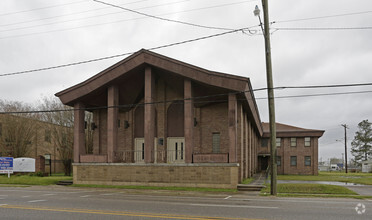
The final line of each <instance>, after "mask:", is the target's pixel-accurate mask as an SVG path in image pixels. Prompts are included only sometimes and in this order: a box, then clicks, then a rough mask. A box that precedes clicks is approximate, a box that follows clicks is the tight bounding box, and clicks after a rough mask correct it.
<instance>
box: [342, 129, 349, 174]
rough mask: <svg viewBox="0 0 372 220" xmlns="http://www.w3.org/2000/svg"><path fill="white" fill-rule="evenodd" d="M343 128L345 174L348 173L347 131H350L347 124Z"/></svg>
mask: <svg viewBox="0 0 372 220" xmlns="http://www.w3.org/2000/svg"><path fill="white" fill-rule="evenodd" d="M341 126H342V127H344V130H345V172H346V173H347V135H346V129H349V128H348V127H347V124H342V125H341Z"/></svg>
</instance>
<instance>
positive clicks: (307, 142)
mask: <svg viewBox="0 0 372 220" xmlns="http://www.w3.org/2000/svg"><path fill="white" fill-rule="evenodd" d="M310 146H311V138H310V137H305V147H310Z"/></svg>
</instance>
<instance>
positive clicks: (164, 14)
mask: <svg viewBox="0 0 372 220" xmlns="http://www.w3.org/2000/svg"><path fill="white" fill-rule="evenodd" d="M252 1H257V0H251V1H242V2H235V3H228V4H222V5H214V6H208V7H202V8H194V9H188V10H183V11H177V12H171V13H163V14H159V15H156V16H166V15H174V14H179V13H187V12H193V11H199V10H207V9H211V8H219V7H225V6H229V5H236V4H242V3H246V2H252ZM145 18H146V17H145V16H144V17H138V18H130V19H121V20H116V21H111V22H103V23H98V24H91V25H82V26H78V27H72V28H62V29H57V30H51V31H40V32H35V33H28V34H18V35H10V36H5V37H0V40H3V39H9V38H18V37H26V36H32V35H39V34H46V33H54V32H60V31H68V30H76V29H80V28H87V27H96V26H101V25H107V24H114V23H120V22H126V21H133V20H140V19H145ZM70 21H72V20H70ZM62 22H63V21H62ZM248 31H249V30H248ZM249 33H250V34H252V33H254V32H251V31H249Z"/></svg>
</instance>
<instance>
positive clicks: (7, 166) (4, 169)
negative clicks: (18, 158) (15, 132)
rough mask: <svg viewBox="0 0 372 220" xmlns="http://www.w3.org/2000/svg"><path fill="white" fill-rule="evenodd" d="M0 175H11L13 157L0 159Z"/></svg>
mask: <svg viewBox="0 0 372 220" xmlns="http://www.w3.org/2000/svg"><path fill="white" fill-rule="evenodd" d="M0 173H13V157H0Z"/></svg>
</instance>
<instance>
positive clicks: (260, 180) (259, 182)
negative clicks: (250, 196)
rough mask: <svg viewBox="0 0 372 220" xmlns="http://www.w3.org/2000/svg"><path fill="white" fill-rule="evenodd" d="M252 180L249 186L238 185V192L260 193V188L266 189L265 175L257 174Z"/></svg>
mask: <svg viewBox="0 0 372 220" xmlns="http://www.w3.org/2000/svg"><path fill="white" fill-rule="evenodd" d="M253 178H254V180H253V181H252V182H251V183H249V184H238V186H237V188H238V191H261V189H262V188H266V186H265V185H264V184H265V179H266V175H265V173H258V174H255V175H254V176H253Z"/></svg>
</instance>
